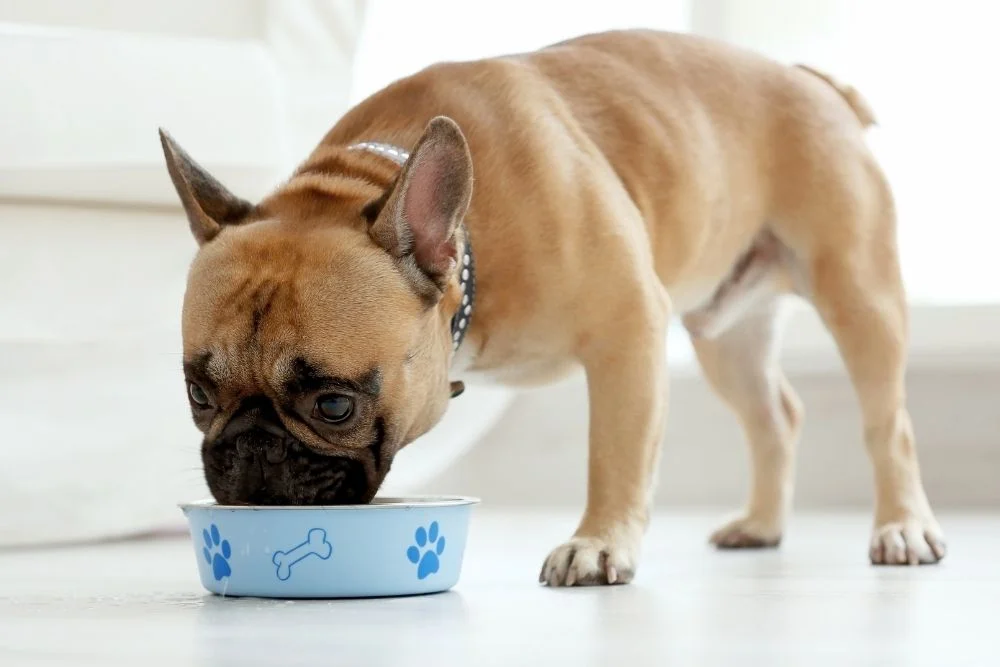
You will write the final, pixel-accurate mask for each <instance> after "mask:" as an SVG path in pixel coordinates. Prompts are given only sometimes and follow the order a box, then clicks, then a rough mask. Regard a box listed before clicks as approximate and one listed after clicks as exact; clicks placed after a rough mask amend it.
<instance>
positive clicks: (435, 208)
mask: <svg viewBox="0 0 1000 667" xmlns="http://www.w3.org/2000/svg"><path fill="white" fill-rule="evenodd" d="M471 199H472V156H471V155H470V154H469V146H468V144H466V142H465V137H464V136H463V135H462V131H461V130H460V129H459V127H458V125H457V124H456V123H455V121H453V120H451V119H450V118H445V117H444V116H438V117H437V118H434V119H433V120H432V121H431V122H430V123H429V124H428V125H427V129H426V130H424V135H423V136H422V137H421V138H420V141H418V142H417V146H416V148H414V149H413V153H412V154H411V155H410V158H409V159H408V160H407V161H406V164H405V165H403V169H402V171H401V172H400V175H399V177H398V178H397V180H396V184H395V186H394V187H393V189H392V191H391V192H390V193H389V196H388V199H387V200H386V201H385V206H383V207H382V209H381V211H379V213H378V215H377V217H375V219H374V221H373V222H372V224H371V227H370V228H369V233H370V234H371V237H372V238H373V239H374V240H375V242H376V243H378V244H379V245H380V246H382V247H383V248H385V250H386V251H387V252H388V253H389V254H390V255H392V256H393V257H396V258H398V259H399V260H400V262H401V267H402V269H403V272H404V274H405V275H406V276H407V277H408V278H409V279H410V281H411V282H412V283H413V284H414V289H415V290H416V291H417V292H419V293H420V294H422V295H424V296H426V297H428V298H430V299H432V300H435V301H436V300H437V298H439V297H440V296H441V293H442V291H443V290H444V288H445V286H446V285H447V284H448V281H449V280H450V279H451V277H452V275H453V274H454V271H455V268H456V267H457V266H458V247H457V243H456V239H455V231H456V230H457V229H458V226H459V225H460V224H461V222H462V219H463V218H465V214H466V212H467V211H468V210H469V201H470V200H471Z"/></svg>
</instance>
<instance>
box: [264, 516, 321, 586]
mask: <svg viewBox="0 0 1000 667" xmlns="http://www.w3.org/2000/svg"><path fill="white" fill-rule="evenodd" d="M332 553H333V545H332V544H330V543H329V542H327V541H326V531H325V530H323V529H322V528H313V529H311V530H310V531H309V534H308V535H306V541H305V542H303V543H302V544H297V545H296V546H294V547H292V548H291V549H289V550H288V551H275V552H274V557H273V558H271V562H272V563H274V564H275V565H277V566H278V570H277V575H278V579H280V580H282V581H285V580H287V579H288V578H289V577H290V576H292V566H293V565H295V564H296V563H298V562H299V561H300V560H303V559H305V558H308V557H309V556H314V555H315V556H318V557H319V558H322V559H323V560H326V559H327V558H329V557H330V554H332Z"/></svg>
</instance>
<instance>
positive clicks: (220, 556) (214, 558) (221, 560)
mask: <svg viewBox="0 0 1000 667" xmlns="http://www.w3.org/2000/svg"><path fill="white" fill-rule="evenodd" d="M201 536H202V538H204V540H205V548H204V549H202V550H201V553H202V554H203V555H204V556H205V562H207V563H208V564H209V565H210V566H211V567H212V576H214V577H215V580H216V581H221V580H223V579H225V578H226V577H228V576H229V575H231V574H232V573H233V570H232V568H231V567H229V557H230V556H232V555H233V549H232V547H230V546H229V540H224V539H222V536H221V535H220V534H219V527H218V526H216V525H215V524H214V523H213V524H212V527H211V531H209V530H208V529H206V530H203V531H201Z"/></svg>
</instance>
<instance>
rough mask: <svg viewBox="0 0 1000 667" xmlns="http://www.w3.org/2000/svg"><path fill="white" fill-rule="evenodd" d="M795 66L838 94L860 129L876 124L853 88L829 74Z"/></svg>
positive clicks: (871, 112)
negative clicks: (856, 120)
mask: <svg viewBox="0 0 1000 667" xmlns="http://www.w3.org/2000/svg"><path fill="white" fill-rule="evenodd" d="M795 66H796V67H798V68H799V69H801V70H804V71H806V72H809V73H810V74H812V75H813V76H815V77H819V78H820V79H822V80H823V81H825V82H826V83H828V84H829V85H830V86H831V87H833V89H834V90H836V91H837V92H838V93H840V96H841V97H843V98H844V101H845V102H847V104H848V106H850V107H851V110H853V111H854V115H855V116H857V117H858V121H860V122H861V126H862V127H870V126H872V125H875V124H876V120H875V113H874V112H873V111H872V108H871V106H869V104H868V101H867V100H865V98H864V97H862V95H861V93H859V92H858V91H857V90H856V89H855V88H854V87H852V86H849V85H847V84H846V83H842V82H840V81H837V80H836V79H834V78H833V77H832V76H830V75H829V74H826V73H824V72H820V71H819V70H817V69H814V68H812V67H809V66H808V65H801V64H796V65H795Z"/></svg>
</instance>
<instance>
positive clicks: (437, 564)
mask: <svg viewBox="0 0 1000 667" xmlns="http://www.w3.org/2000/svg"><path fill="white" fill-rule="evenodd" d="M413 539H414V541H416V544H414V545H413V546H411V547H410V548H409V549H407V550H406V557H407V558H408V559H409V560H410V562H411V563H413V564H414V565H416V566H417V579H426V578H427V577H429V576H431V575H432V574H434V573H435V572H437V571H438V570H439V569H440V568H441V559H440V556H441V554H442V553H444V535H438V522H437V521H432V522H431V525H430V526H429V527H428V528H427V529H424V527H423V526H421V527H420V528H417V532H416V533H415V534H414V535H413Z"/></svg>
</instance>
